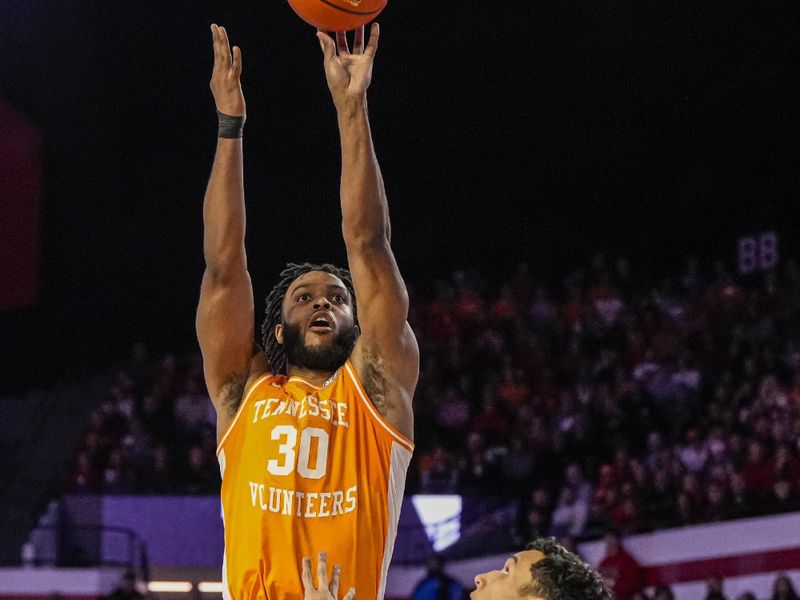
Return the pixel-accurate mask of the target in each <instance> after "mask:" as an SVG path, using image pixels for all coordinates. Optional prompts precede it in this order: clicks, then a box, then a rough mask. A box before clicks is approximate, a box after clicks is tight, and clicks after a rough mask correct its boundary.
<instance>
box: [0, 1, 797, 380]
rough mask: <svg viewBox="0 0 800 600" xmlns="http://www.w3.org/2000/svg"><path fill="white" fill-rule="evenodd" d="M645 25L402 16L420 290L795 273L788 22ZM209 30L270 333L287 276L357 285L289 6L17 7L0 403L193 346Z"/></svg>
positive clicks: (702, 10) (624, 15)
mask: <svg viewBox="0 0 800 600" xmlns="http://www.w3.org/2000/svg"><path fill="white" fill-rule="evenodd" d="M650 4H654V3H642V2H639V1H636V2H634V1H622V2H611V3H600V2H586V1H585V0H584V1H581V2H577V1H570V0H566V1H561V2H524V1H521V0H518V1H515V2H461V3H453V2H426V3H420V2H408V1H406V0H390V2H389V6H388V8H387V9H386V11H385V12H384V14H383V15H382V16H381V17H380V19H379V21H380V22H381V24H382V39H381V44H380V49H379V52H378V57H377V62H376V68H375V72H374V76H373V83H372V86H371V89H370V116H371V121H372V127H373V136H374V138H375V144H376V148H377V153H378V156H379V159H380V162H381V166H382V168H383V173H384V177H385V180H386V185H387V191H388V194H389V200H390V205H391V208H392V218H393V232H394V240H393V245H394V248H395V251H396V254H397V256H398V260H399V262H400V266H401V269H402V271H403V273H404V275H405V276H406V278H407V279H408V280H410V281H411V282H416V283H417V284H418V285H417V287H418V288H421V287H424V283H425V282H427V281H430V280H432V279H435V278H437V277H445V276H447V274H448V273H449V272H450V270H452V269H453V268H456V267H465V266H466V267H469V266H476V267H477V268H479V269H481V270H482V271H484V272H485V273H487V274H492V275H493V276H496V277H502V276H503V275H504V274H505V273H508V272H509V271H510V270H511V269H512V268H513V265H514V264H515V263H516V262H518V261H522V260H525V261H528V262H530V263H531V265H532V268H533V269H534V272H535V273H537V275H538V276H540V277H542V278H543V279H545V280H556V279H557V277H558V276H559V275H563V274H564V273H565V272H566V270H567V269H569V268H572V267H574V266H576V265H578V264H580V263H582V262H583V261H584V260H585V259H586V258H587V257H588V256H589V255H590V254H591V252H592V251H594V250H595V249H603V250H605V251H607V252H609V253H611V254H623V255H626V256H628V257H629V258H631V259H632V261H633V263H634V266H635V267H636V268H637V269H638V270H639V271H641V272H643V273H644V274H646V273H647V272H648V271H649V272H651V273H652V272H653V271H658V272H665V271H668V270H670V269H672V268H676V267H677V266H678V265H679V264H680V263H681V262H682V261H683V260H684V259H685V258H686V256H687V255H689V254H696V255H699V256H701V257H703V258H704V259H705V260H706V261H710V260H712V259H714V258H724V259H726V260H728V261H729V262H733V259H734V253H735V240H736V238H737V236H739V235H742V234H747V233H758V232H759V231H762V230H765V229H774V230H777V231H778V232H779V233H780V235H781V245H782V251H783V254H784V255H786V254H787V253H793V252H794V253H796V250H797V246H798V244H797V240H796V235H795V232H796V231H797V226H798V224H799V222H800V219H798V216H797V212H798V211H797V203H798V193H799V192H800V164H799V163H800V148H799V146H798V141H799V140H800V102H798V98H797V96H798V90H800V81H798V73H800V53H799V52H798V50H800V43H799V42H798V39H800V34H799V33H798V32H800V19H798V10H799V9H798V5H797V3H796V2H767V3H756V2H722V1H711V2H704V3H693V2H662V3H658V4H657V5H650ZM698 4H700V5H698ZM211 22H217V23H220V24H224V25H226V27H227V28H228V31H229V35H230V37H231V39H232V42H233V43H234V44H237V45H239V46H241V48H242V50H243V54H244V74H243V86H244V91H245V96H246V99H247V103H248V113H249V114H248V122H247V127H246V133H245V140H246V146H245V151H246V165H245V173H246V175H245V177H246V189H247V203H248V219H249V221H248V225H249V233H248V256H249V261H250V269H251V272H252V274H253V280H254V285H255V293H256V298H257V307H260V304H261V301H260V299H261V298H263V296H264V295H265V294H266V291H267V290H268V288H269V287H270V286H271V284H272V282H273V278H274V276H275V275H276V272H277V270H278V269H279V268H280V267H281V265H282V264H283V263H284V262H286V261H287V260H302V259H312V260H333V261H337V262H342V261H343V259H344V252H343V245H342V242H341V239H340V233H339V231H340V230H339V213H338V198H337V195H338V173H339V150H338V135H337V131H336V122H335V117H334V112H333V108H332V105H331V102H330V98H329V95H328V91H327V88H326V86H325V82H324V76H323V73H322V67H321V64H320V61H321V56H320V51H319V46H318V43H317V40H316V38H315V36H314V31H313V29H312V28H311V27H310V26H307V25H306V24H304V23H303V22H302V21H300V19H298V18H297V17H296V16H295V14H294V13H293V12H292V11H291V9H290V8H289V7H288V6H287V5H286V4H285V2H284V1H283V0H261V1H259V2H249V1H240V2H226V3H222V2H208V1H193V2H186V1H182V0H176V1H171V0H170V1H164V2H157V3H156V2H151V1H140V2H120V1H111V2H108V1H103V2H101V1H80V2H79V1H67V0H3V1H2V2H0V96H4V97H5V98H6V99H7V100H8V101H10V102H11V103H12V104H13V105H14V106H15V107H16V108H17V109H18V110H20V111H22V112H23V113H25V114H26V115H27V116H28V117H30V118H31V119H32V120H33V121H34V122H36V123H38V124H39V126H40V127H41V132H42V138H43V149H44V150H43V164H44V175H43V192H42V229H41V239H42V248H41V251H42V263H41V282H42V283H41V288H40V290H39V300H38V302H37V303H36V304H35V305H34V306H32V307H28V308H22V309H17V310H13V311H9V312H6V313H4V314H0V371H1V372H2V373H3V375H2V377H1V378H0V391H14V390H19V389H22V388H25V387H32V386H39V385H49V384H50V383H52V382H53V381H55V380H58V379H62V378H65V377H80V376H83V375H85V374H87V373H88V372H90V369H93V368H98V367H100V366H103V365H105V364H109V363H111V362H112V361H114V360H115V359H118V358H119V357H121V356H123V355H125V354H126V353H127V352H128V351H129V349H130V348H131V346H132V345H133V343H134V341H137V340H142V341H145V342H146V343H147V344H148V345H149V346H151V347H152V348H153V349H154V350H162V349H167V348H170V349H174V350H187V349H191V348H193V347H194V346H195V341H194V309H195V305H196V301H197V295H198V288H199V282H200V277H201V274H202V268H203V264H202V249H201V239H202V220H201V206H202V198H203V192H204V188H205V184H206V180H207V177H208V173H209V169H210V165H211V160H212V157H213V150H214V144H215V131H216V117H215V114H214V106H213V100H212V97H211V94H210V92H209V89H208V79H209V76H210V69H211V60H212V57H211V47H210V33H209V24H210V23H211ZM0 218H2V217H0ZM643 276H644V275H643Z"/></svg>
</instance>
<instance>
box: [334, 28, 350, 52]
mask: <svg viewBox="0 0 800 600" xmlns="http://www.w3.org/2000/svg"><path fill="white" fill-rule="evenodd" d="M336 49H337V50H339V54H350V49H349V48H348V47H347V34H346V33H345V32H344V31H337V32H336Z"/></svg>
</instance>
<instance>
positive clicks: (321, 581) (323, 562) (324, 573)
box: [317, 552, 328, 590]
mask: <svg viewBox="0 0 800 600" xmlns="http://www.w3.org/2000/svg"><path fill="white" fill-rule="evenodd" d="M327 587H328V554H327V553H326V552H320V553H319V560H318V562H317V589H318V590H324V589H325V588H327Z"/></svg>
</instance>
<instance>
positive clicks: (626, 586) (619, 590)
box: [597, 533, 643, 600]
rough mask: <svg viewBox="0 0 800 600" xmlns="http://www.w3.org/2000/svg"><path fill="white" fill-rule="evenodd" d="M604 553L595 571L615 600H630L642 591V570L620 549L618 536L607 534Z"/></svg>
mask: <svg viewBox="0 0 800 600" xmlns="http://www.w3.org/2000/svg"><path fill="white" fill-rule="evenodd" d="M605 542H606V553H605V556H604V557H603V559H602V560H601V561H600V564H599V565H598V567H597V570H598V571H599V572H600V574H601V575H602V576H603V578H604V579H605V580H606V583H608V587H610V588H611V590H612V591H613V592H614V597H615V598H616V599H617V600H631V599H632V598H633V595H634V594H635V593H637V592H639V591H641V589H642V583H643V582H642V568H641V567H640V566H639V563H638V562H636V559H635V558H633V556H631V555H630V554H629V553H628V552H627V551H626V550H625V548H623V547H622V541H621V539H620V537H619V535H618V534H616V533H609V534H607V535H606V538H605Z"/></svg>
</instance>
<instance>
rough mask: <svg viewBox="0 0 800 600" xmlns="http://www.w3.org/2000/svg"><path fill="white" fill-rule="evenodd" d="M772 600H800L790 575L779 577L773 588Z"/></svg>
mask: <svg viewBox="0 0 800 600" xmlns="http://www.w3.org/2000/svg"><path fill="white" fill-rule="evenodd" d="M771 600H800V596H798V595H797V592H796V591H795V589H794V584H793V583H792V580H791V579H789V576H788V575H779V576H778V577H777V579H775V583H774V585H773V586H772V599H771Z"/></svg>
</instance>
